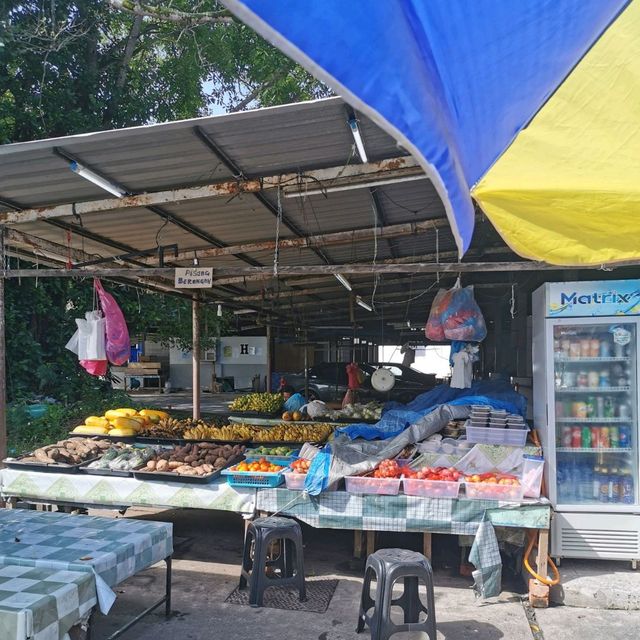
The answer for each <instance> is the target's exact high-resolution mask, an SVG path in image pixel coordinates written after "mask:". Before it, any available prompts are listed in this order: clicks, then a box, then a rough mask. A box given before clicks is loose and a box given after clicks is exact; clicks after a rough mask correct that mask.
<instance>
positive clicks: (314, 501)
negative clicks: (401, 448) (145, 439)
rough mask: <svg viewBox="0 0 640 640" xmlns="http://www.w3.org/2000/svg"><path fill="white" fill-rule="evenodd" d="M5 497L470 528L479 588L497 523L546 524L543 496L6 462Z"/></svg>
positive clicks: (375, 525)
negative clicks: (110, 473)
mask: <svg viewBox="0 0 640 640" xmlns="http://www.w3.org/2000/svg"><path fill="white" fill-rule="evenodd" d="M0 488H1V492H2V495H3V496H4V497H5V498H20V499H22V500H26V501H35V502H44V503H55V504H70V505H79V506H88V505H91V506H106V507H127V506H154V507H179V508H196V509H217V510H223V511H234V512H236V513H239V514H241V515H242V516H244V517H245V518H250V517H252V516H254V515H255V514H256V513H259V512H268V513H281V514H282V515H290V516H294V517H296V518H298V519H300V520H301V521H303V522H306V523H308V524H309V525H311V526H314V527H320V528H335V529H346V530H363V531H407V532H421V533H425V532H433V533H448V534H454V535H467V536H474V544H473V546H472V549H471V558H470V559H471V561H472V562H473V564H474V565H475V567H476V572H475V573H474V578H475V580H476V586H477V589H478V592H479V593H480V594H481V595H483V596H484V597H489V596H491V595H494V594H496V593H498V592H499V590H500V579H499V578H500V569H501V559H500V552H499V546H498V541H497V538H496V535H495V531H494V526H501V527H515V528H522V529H539V530H548V529H549V526H550V521H551V506H550V504H549V503H548V501H546V500H523V501H522V502H517V503H512V502H498V501H491V500H488V501H485V500H468V499H465V498H456V499H443V498H425V497H417V496H407V495H404V494H399V495H397V496H378V495H357V494H351V493H347V492H345V491H327V492H324V493H322V494H320V495H319V496H317V497H313V496H309V495H308V494H306V493H303V492H299V491H289V490H287V489H284V488H277V489H253V488H234V487H231V486H229V485H228V484H227V482H226V480H224V479H222V478H221V479H217V480H214V481H213V482H210V483H208V484H202V485H200V484H182V483H178V482H164V481H162V482H151V481H140V480H136V479H135V478H119V477H105V476H91V475H85V474H57V473H42V472H36V471H21V470H20V471H19V470H15V469H3V470H2V471H1V472H0Z"/></svg>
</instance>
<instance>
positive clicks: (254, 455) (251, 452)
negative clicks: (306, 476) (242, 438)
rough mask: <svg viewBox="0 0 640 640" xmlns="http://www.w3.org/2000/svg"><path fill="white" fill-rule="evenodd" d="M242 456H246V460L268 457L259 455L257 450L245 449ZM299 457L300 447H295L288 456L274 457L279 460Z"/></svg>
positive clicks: (262, 454)
mask: <svg viewBox="0 0 640 640" xmlns="http://www.w3.org/2000/svg"><path fill="white" fill-rule="evenodd" d="M244 455H245V456H247V457H248V458H249V457H251V458H262V457H265V458H267V457H268V456H266V455H265V454H264V453H260V452H259V451H258V450H257V449H245V452H244ZM299 455H300V447H297V448H295V449H293V450H292V451H291V453H290V454H289V455H288V456H276V457H279V458H287V457H291V458H297V457H298V456H299Z"/></svg>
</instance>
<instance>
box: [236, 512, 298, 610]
mask: <svg viewBox="0 0 640 640" xmlns="http://www.w3.org/2000/svg"><path fill="white" fill-rule="evenodd" d="M275 541H279V542H280V549H279V553H278V555H277V557H276V558H273V559H271V560H269V558H268V557H267V554H268V552H269V545H270V544H271V543H272V542H275ZM252 546H253V557H252V556H251V550H252ZM268 569H271V570H272V575H274V576H277V577H272V576H269V575H267V570H268ZM275 570H278V572H279V573H277V572H276V571H275ZM247 583H248V584H249V604H250V605H251V606H252V607H261V606H262V602H263V597H264V592H265V590H266V589H267V588H268V587H288V586H293V587H296V588H297V589H298V593H299V597H300V601H301V602H302V601H303V600H306V599H307V589H306V586H305V582H304V558H303V554H302V529H301V528H300V525H299V524H298V523H297V522H296V521H295V520H292V519H291V518H278V517H275V516H272V517H269V518H258V519H257V520H254V521H253V522H250V523H249V526H248V528H247V535H246V538H245V540H244V552H243V554H242V570H241V572H240V589H244V588H245V587H246V586H247Z"/></svg>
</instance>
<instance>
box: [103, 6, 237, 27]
mask: <svg viewBox="0 0 640 640" xmlns="http://www.w3.org/2000/svg"><path fill="white" fill-rule="evenodd" d="M109 4H110V5H111V6H112V7H113V8H114V9H119V10H120V11H126V12H127V13H132V14H134V15H136V16H141V17H143V18H153V19H154V20H165V21H168V22H182V23H188V24H191V25H196V24H216V23H218V24H232V23H233V22H234V20H233V18H232V17H231V15H229V13H228V12H227V11H200V12H193V13H192V12H189V11H180V10H179V9H172V8H170V7H161V6H156V5H151V4H147V3H145V2H139V1H138V0H109Z"/></svg>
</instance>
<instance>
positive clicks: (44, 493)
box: [0, 469, 256, 515]
mask: <svg viewBox="0 0 640 640" xmlns="http://www.w3.org/2000/svg"><path fill="white" fill-rule="evenodd" d="M0 493H1V495H2V496H3V497H4V498H5V499H10V498H20V499H22V500H25V501H33V502H42V503H54V504H68V505H78V506H81V507H85V506H96V507H118V508H126V507H173V508H191V509H219V510H221V511H234V512H236V513H240V514H246V515H252V514H253V513H254V510H255V497H256V495H255V489H233V488H232V487H230V486H229V485H228V484H227V482H226V480H224V479H223V480H217V481H213V482H209V483H206V484H185V483H183V482H166V481H164V480H158V481H157V482H156V481H143V480H136V479H135V478H120V477H117V476H97V475H89V474H84V473H75V474H69V473H42V472H40V471H23V470H17V469H2V471H0Z"/></svg>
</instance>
